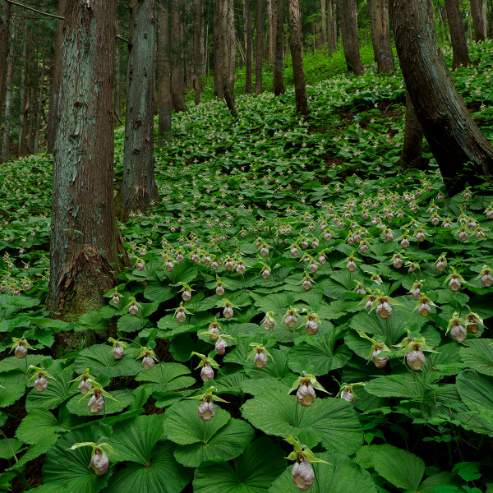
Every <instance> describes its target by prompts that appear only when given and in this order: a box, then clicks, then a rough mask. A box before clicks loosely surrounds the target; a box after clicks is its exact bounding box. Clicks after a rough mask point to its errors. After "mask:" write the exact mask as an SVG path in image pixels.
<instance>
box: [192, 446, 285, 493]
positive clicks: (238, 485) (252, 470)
mask: <svg viewBox="0 0 493 493" xmlns="http://www.w3.org/2000/svg"><path fill="white" fill-rule="evenodd" d="M285 467H286V461H285V459H284V453H283V451H282V450H281V448H280V447H279V446H278V445H277V444H276V443H274V442H272V441H271V440H269V439H268V438H267V437H262V438H259V439H258V440H255V441H254V442H253V443H251V444H250V445H249V446H248V447H247V449H246V450H245V452H244V454H243V455H242V456H241V457H239V458H238V459H236V460H235V461H234V462H233V465H231V464H228V463H223V464H214V465H203V466H200V467H199V468H198V469H197V471H196V473H195V479H194V482H193V488H194V492H195V493H217V492H221V493H265V492H267V490H268V489H269V487H270V485H271V484H272V482H273V481H274V479H275V478H277V476H279V474H280V473H281V472H282V471H283V470H284V468H285Z"/></svg>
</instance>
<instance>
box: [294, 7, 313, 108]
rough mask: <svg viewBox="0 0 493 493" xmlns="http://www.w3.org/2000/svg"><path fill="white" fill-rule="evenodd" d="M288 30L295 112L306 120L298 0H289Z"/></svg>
mask: <svg viewBox="0 0 493 493" xmlns="http://www.w3.org/2000/svg"><path fill="white" fill-rule="evenodd" d="M289 28H290V48H291V59H292V62H293V78H294V89H295V95H296V111H298V113H299V114H300V115H302V116H303V117H305V118H306V117H307V116H308V113H309V110H308V100H307V97H306V87H305V72H304V70H303V32H302V28H301V13H300V4H299V0H289Z"/></svg>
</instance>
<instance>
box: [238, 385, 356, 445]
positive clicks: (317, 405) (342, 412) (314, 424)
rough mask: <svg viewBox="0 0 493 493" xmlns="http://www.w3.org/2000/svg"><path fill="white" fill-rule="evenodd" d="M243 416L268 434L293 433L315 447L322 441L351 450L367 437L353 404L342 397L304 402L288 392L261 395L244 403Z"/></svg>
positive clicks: (285, 434) (285, 435)
mask: <svg viewBox="0 0 493 493" xmlns="http://www.w3.org/2000/svg"><path fill="white" fill-rule="evenodd" d="M241 409H242V414H243V416H244V417H245V418H246V419H247V420H248V421H250V423H252V425H253V426H255V427H256V428H258V429H260V430H262V431H263V432H264V433H267V434H268V435H275V436H280V437H283V438H286V437H288V436H289V435H293V436H295V437H298V438H299V440H300V441H302V442H303V443H305V444H306V445H307V446H308V447H310V448H312V447H314V446H315V445H316V444H318V443H321V444H322V445H323V446H324V447H325V448H327V449H328V450H330V451H336V452H341V453H345V454H351V453H352V452H354V451H356V450H357V449H358V448H359V446H360V444H361V442H362V439H363V435H362V431H361V426H360V423H359V421H358V418H357V416H356V413H355V412H354V410H353V408H352V407H351V405H350V404H348V403H347V402H346V401H344V400H342V399H334V398H330V397H329V398H325V399H317V400H316V401H315V402H314V404H312V405H311V406H310V407H307V408H304V407H302V406H300V405H299V404H298V402H297V400H296V398H295V397H294V396H289V395H287V394H284V393H275V392H273V393H271V394H268V395H265V394H264V395H258V396H256V397H255V398H254V399H250V400H248V401H247V402H245V404H243V406H242V408H241Z"/></svg>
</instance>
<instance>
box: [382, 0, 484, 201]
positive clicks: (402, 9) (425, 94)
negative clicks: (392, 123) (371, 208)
mask: <svg viewBox="0 0 493 493" xmlns="http://www.w3.org/2000/svg"><path fill="white" fill-rule="evenodd" d="M391 9H392V23H393V27H394V35H395V41H396V46H397V52H398V54H399V61H400V65H401V69H402V73H403V75H404V80H405V82H406V86H407V90H408V92H409V96H410V98H411V100H412V103H413V106H414V109H415V111H416V115H417V117H418V120H419V122H420V124H421V126H422V128H423V132H424V135H425V137H426V139H427V141H428V143H429V145H430V148H431V150H432V152H433V155H434V156H435V159H436V160H437V162H438V165H439V167H440V171H441V174H442V177H443V180H444V183H445V187H446V189H447V191H448V193H449V194H450V195H452V194H454V193H457V192H459V191H461V190H462V189H463V188H464V186H465V185H467V184H474V183H478V182H480V181H481V179H482V177H485V176H491V175H492V174H493V148H492V147H491V145H490V144H489V142H488V141H487V140H486V139H485V137H484V136H483V135H482V134H481V132H480V130H479V128H478V127H477V125H476V124H475V123H474V121H473V120H472V118H471V116H470V115H469V113H468V111H467V109H466V106H465V104H464V101H463V99H462V98H461V97H460V96H459V94H458V93H457V91H456V89H455V87H454V85H453V83H452V81H451V79H450V78H449V76H448V74H447V70H446V67H445V63H444V60H443V58H442V55H441V53H440V50H439V48H438V44H437V41H436V36H435V30H434V25H433V17H432V4H431V1H430V0H416V1H413V2H409V1H408V0H392V1H391Z"/></svg>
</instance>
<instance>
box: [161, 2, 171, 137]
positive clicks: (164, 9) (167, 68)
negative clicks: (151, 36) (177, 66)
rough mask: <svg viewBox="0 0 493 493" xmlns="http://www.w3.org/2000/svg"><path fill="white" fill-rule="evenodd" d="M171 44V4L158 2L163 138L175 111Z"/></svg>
mask: <svg viewBox="0 0 493 493" xmlns="http://www.w3.org/2000/svg"><path fill="white" fill-rule="evenodd" d="M170 42H171V40H170V9H169V4H168V2H167V1H164V2H158V50H157V73H158V83H157V86H158V91H157V104H158V114H159V135H161V136H165V135H167V134H168V132H170V130H171V113H172V111H173V99H172V95H171V59H170V50H171V46H170Z"/></svg>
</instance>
